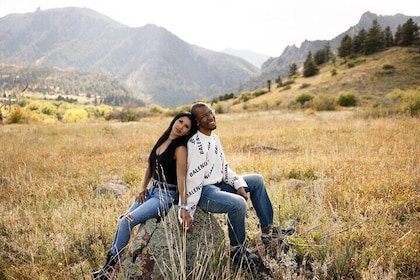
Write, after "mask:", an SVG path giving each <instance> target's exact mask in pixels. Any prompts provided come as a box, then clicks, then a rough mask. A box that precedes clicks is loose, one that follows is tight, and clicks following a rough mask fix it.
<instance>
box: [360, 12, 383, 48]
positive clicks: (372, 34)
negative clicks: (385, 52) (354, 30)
mask: <svg viewBox="0 0 420 280" xmlns="http://www.w3.org/2000/svg"><path fill="white" fill-rule="evenodd" d="M384 41H385V40H384V34H383V32H382V28H381V26H380V25H379V23H378V21H377V20H376V19H375V20H374V21H373V22H372V26H371V28H370V29H369V30H368V32H367V35H366V39H365V49H364V54H366V55H368V54H372V53H376V52H378V51H380V50H382V49H383V48H384Z"/></svg>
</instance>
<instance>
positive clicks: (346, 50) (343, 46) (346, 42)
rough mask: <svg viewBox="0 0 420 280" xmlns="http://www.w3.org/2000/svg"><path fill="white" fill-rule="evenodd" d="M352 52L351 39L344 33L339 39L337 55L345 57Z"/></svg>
mask: <svg viewBox="0 0 420 280" xmlns="http://www.w3.org/2000/svg"><path fill="white" fill-rule="evenodd" d="M351 53H352V39H351V37H350V36H349V35H345V36H344V37H343V39H341V43H340V46H339V47H338V56H339V57H343V58H344V57H347V56H349V55H350V54H351Z"/></svg>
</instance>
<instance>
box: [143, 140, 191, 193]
mask: <svg viewBox="0 0 420 280" xmlns="http://www.w3.org/2000/svg"><path fill="white" fill-rule="evenodd" d="M179 146H186V144H185V143H179V142H178V141H172V142H171V143H170V144H169V146H168V147H167V148H166V150H165V151H164V152H163V153H162V154H160V155H157V154H156V150H155V151H154V152H153V153H152V154H151V155H150V167H151V171H152V178H153V179H155V180H157V181H160V182H165V183H168V184H173V185H178V182H177V176H176V160H175V150H176V148H177V147H179Z"/></svg>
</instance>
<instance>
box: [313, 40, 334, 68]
mask: <svg viewBox="0 0 420 280" xmlns="http://www.w3.org/2000/svg"><path fill="white" fill-rule="evenodd" d="M330 58H331V48H330V44H329V43H326V44H325V45H324V47H323V48H322V49H320V50H318V51H317V52H315V54H314V62H315V64H316V65H321V64H324V63H326V62H328V61H330Z"/></svg>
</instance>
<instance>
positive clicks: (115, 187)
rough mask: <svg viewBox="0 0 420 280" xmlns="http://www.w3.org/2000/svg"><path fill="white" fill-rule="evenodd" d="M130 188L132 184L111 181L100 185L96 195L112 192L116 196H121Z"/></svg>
mask: <svg viewBox="0 0 420 280" xmlns="http://www.w3.org/2000/svg"><path fill="white" fill-rule="evenodd" d="M129 189H130V185H129V184H127V183H125V182H123V181H120V180H116V181H109V182H106V183H103V184H102V185H100V186H98V188H97V189H96V190H95V197H97V196H99V195H104V194H108V193H110V194H113V195H115V197H117V198H120V197H121V196H122V195H123V193H125V192H126V191H128V190H129Z"/></svg>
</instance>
